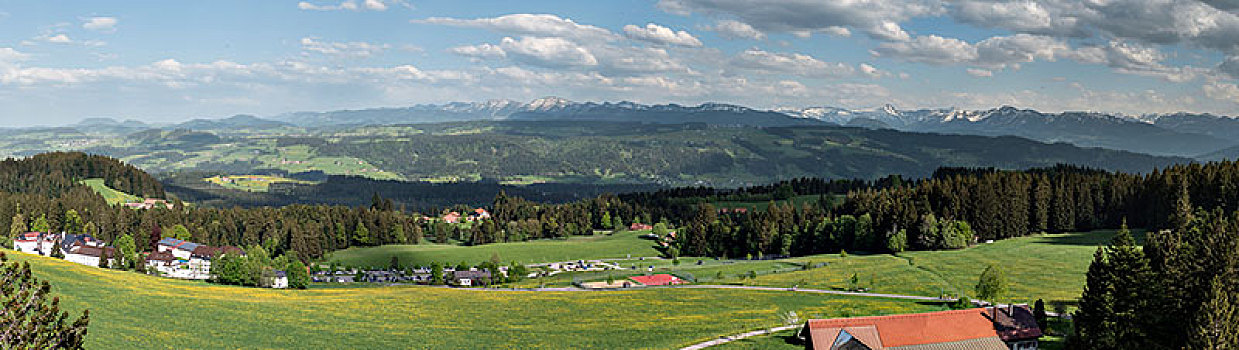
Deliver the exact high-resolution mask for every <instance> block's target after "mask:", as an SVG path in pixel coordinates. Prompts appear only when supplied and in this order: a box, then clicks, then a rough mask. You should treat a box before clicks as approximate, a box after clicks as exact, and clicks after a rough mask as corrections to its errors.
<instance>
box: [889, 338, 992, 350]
mask: <svg viewBox="0 0 1239 350" xmlns="http://www.w3.org/2000/svg"><path fill="white" fill-rule="evenodd" d="M887 349H890V350H990V349H998V350H1001V349H1009V348H1008V347H1007V343H1004V342H1003V341H1002V339H1000V338H998V337H987V338H977V339H968V340H960V341H954V342H949V343H933V344H922V345H908V346H899V347H893V348H887Z"/></svg>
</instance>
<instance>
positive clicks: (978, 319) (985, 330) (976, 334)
mask: <svg viewBox="0 0 1239 350" xmlns="http://www.w3.org/2000/svg"><path fill="white" fill-rule="evenodd" d="M870 326H871V327H874V328H876V329H877V333H878V336H879V338H880V339H881V343H880V344H881V345H879V346H880V347H888V348H889V347H898V346H908V345H921V344H932V343H947V342H955V341H961V340H968V339H976V338H986V337H993V336H996V335H997V333H996V332H995V331H994V323H993V321H990V318H989V316H987V314H986V309H967V310H951V311H939V312H930V313H922V314H905V315H890V316H871V317H853V318H835V319H825V320H810V321H809V330H810V331H812V330H814V329H822V328H832V329H843V328H853V329H855V328H867V327H870ZM814 345H817V344H816V343H815V344H814Z"/></svg>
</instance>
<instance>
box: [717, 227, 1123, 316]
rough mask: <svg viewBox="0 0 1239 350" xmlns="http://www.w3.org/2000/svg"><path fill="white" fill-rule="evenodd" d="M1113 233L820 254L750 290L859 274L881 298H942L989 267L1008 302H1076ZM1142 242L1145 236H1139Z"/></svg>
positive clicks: (839, 285)
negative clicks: (1001, 281)
mask: <svg viewBox="0 0 1239 350" xmlns="http://www.w3.org/2000/svg"><path fill="white" fill-rule="evenodd" d="M1113 234H1114V232H1113V231H1094V232H1087V233H1069V234H1054V235H1038V236H1030V237H1021V238H1013V239H1007V240H1002V241H998V242H995V243H992V244H982V245H978V246H975V247H972V248H968V249H963V250H955V251H937V252H908V253H903V254H899V255H898V256H895V255H889V254H882V255H869V256H859V255H852V256H849V257H847V258H842V257H839V256H838V255H820V256H813V257H804V258H796V259H790V260H789V261H797V262H812V263H815V264H816V263H828V264H829V265H828V266H826V267H823V268H816V269H812V270H807V271H796V272H789V273H781V274H770V275H763V276H759V277H757V278H756V279H748V280H743V281H737V282H742V283H744V284H750V285H763V286H780V287H790V286H793V285H800V286H802V287H805V288H827V289H846V288H849V287H850V284H851V282H850V279H851V276H852V275H853V274H855V275H857V278H858V280H859V282H860V283H859V286H860V287H864V288H868V289H869V290H871V291H874V292H878V293H895V294H909V295H925V296H939V295H940V294H942V293H946V294H952V295H953V294H958V293H964V294H968V295H971V294H973V289H974V288H973V287H974V286H975V285H976V283H977V278H978V276H980V275H981V271H982V270H984V269H985V267H986V266H988V265H989V264H994V265H998V266H1000V267H1002V268H1003V270H1004V271H1005V272H1006V275H1007V281H1008V284H1009V292H1008V295H1007V298H1005V299H1004V301H1015V302H1032V301H1034V300H1036V299H1039V298H1040V299H1045V301H1046V302H1047V303H1050V302H1054V301H1060V302H1065V303H1071V302H1074V300H1075V299H1076V298H1079V296H1080V293H1081V292H1082V291H1083V288H1084V273H1085V272H1086V271H1087V270H1088V265H1089V263H1090V262H1091V261H1092V258H1093V256H1092V254H1093V251H1094V250H1096V249H1097V246H1098V245H1102V244H1105V243H1107V242H1109V240H1110V238H1111V237H1112V236H1113ZM1137 237H1138V238H1142V237H1143V233H1138V234H1137Z"/></svg>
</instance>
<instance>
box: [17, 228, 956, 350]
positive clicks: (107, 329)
mask: <svg viewBox="0 0 1239 350" xmlns="http://www.w3.org/2000/svg"><path fill="white" fill-rule="evenodd" d="M4 252H5V253H6V254H8V255H9V256H10V257H12V258H13V260H16V261H25V262H29V263H30V264H31V265H32V266H33V269H34V271H35V274H36V275H37V276H39V277H40V278H43V279H45V280H48V281H50V282H51V283H52V285H53V286H54V291H55V293H56V294H57V295H59V296H60V297H61V300H62V302H63V305H64V307H65V308H66V309H68V310H71V311H73V312H80V310H82V309H87V308H89V309H90V310H91V326H90V334H89V335H88V341H87V348H90V349H200V348H211V349H223V348H246V349H264V348H298V349H310V348H313V349H392V348H522V349H524V348H573V349H590V348H593V349H629V348H660V349H665V348H675V347H679V346H683V345H687V344H690V343H696V342H699V341H704V340H708V339H712V338H715V337H718V336H720V335H726V334H735V333H740V332H744V331H748V330H753V329H758V328H767V327H771V326H775V325H778V324H779V323H780V321H779V317H778V315H779V313H780V312H785V311H792V310H794V311H796V312H797V313H798V314H800V315H806V316H809V317H839V316H853V315H875V314H890V313H906V312H925V311H932V310H938V309H940V306H934V305H923V304H918V303H911V302H906V301H897V300H886V299H874V298H845V297H837V296H824V295H810V294H797V293H792V292H755V291H729V290H679V289H652V290H635V291H624V292H541V293H536V292H483V291H475V290H457V289H441V288H429V287H383V288H328V289H311V290H306V291H284V290H268V289H252V288H240V287H229V286H216V285H210V284H205V283H201V282H190V281H180V280H171V279H163V278H158V277H152V276H146V275H140V274H134V273H128V272H120V271H112V270H102V269H97V268H93V267H87V266H81V265H77V264H72V263H69V262H65V261H61V260H56V259H51V258H44V257H37V256H30V255H24V254H20V253H15V252H12V251H7V250H6V251H4Z"/></svg>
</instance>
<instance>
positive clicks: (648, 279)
mask: <svg viewBox="0 0 1239 350" xmlns="http://www.w3.org/2000/svg"><path fill="white" fill-rule="evenodd" d="M629 278H630V279H632V280H633V281H637V283H640V284H644V285H647V286H667V285H674V284H684V283H687V282H684V280H682V279H680V278H679V277H675V276H672V275H668V274H658V275H650V276H632V277H629Z"/></svg>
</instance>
